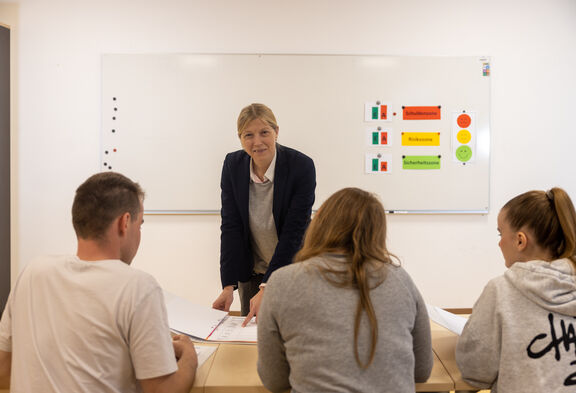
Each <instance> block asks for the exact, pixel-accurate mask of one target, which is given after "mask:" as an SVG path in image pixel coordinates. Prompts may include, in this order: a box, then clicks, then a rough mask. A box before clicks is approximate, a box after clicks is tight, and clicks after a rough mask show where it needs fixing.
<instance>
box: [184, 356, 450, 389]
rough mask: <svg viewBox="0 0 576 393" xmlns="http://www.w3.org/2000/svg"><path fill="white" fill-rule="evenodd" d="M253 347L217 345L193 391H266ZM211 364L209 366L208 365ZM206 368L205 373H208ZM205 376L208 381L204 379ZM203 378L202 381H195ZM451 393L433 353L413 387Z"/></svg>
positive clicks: (439, 362)
mask: <svg viewBox="0 0 576 393" xmlns="http://www.w3.org/2000/svg"><path fill="white" fill-rule="evenodd" d="M257 359H258V348H257V346H256V345H239V344H220V345H219V346H218V349H217V350H216V352H215V353H214V354H213V355H212V356H211V357H210V359H208V361H206V363H205V364H204V365H202V367H201V368H200V369H199V370H198V375H197V377H196V378H197V380H196V382H195V384H194V389H193V390H192V392H194V393H196V392H201V391H202V390H199V389H200V387H201V385H202V384H204V390H203V391H204V392H205V393H216V392H218V393H252V392H268V390H267V389H266V388H264V386H263V385H262V382H261V381H260V377H259V376H258V372H257V370H256V362H257ZM210 361H211V363H210V364H208V363H209V362H210ZM207 369H208V370H207ZM206 374H207V378H206V379H203V378H204V377H203V376H204V375H206ZM200 378H202V380H198V379H200ZM450 390H454V381H453V379H452V378H451V377H450V375H449V373H448V371H447V370H446V369H445V368H444V366H443V364H442V361H441V360H440V358H439V357H438V356H437V355H436V354H434V366H433V368H432V373H431V375H430V378H429V379H428V381H426V382H424V383H417V384H416V392H448V391H450Z"/></svg>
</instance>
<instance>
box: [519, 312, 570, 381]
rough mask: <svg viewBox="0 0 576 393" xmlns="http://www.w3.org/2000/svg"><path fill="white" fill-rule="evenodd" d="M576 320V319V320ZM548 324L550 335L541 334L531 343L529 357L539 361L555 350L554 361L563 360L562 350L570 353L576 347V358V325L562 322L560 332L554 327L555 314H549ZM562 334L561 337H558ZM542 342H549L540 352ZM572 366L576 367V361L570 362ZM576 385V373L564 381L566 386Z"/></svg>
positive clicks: (528, 349)
mask: <svg viewBox="0 0 576 393" xmlns="http://www.w3.org/2000/svg"><path fill="white" fill-rule="evenodd" d="M574 319H576V318H574ZM548 322H549V324H550V335H549V336H548V334H546V333H540V334H538V335H537V336H536V337H534V338H533V339H532V341H530V344H529V345H528V347H527V348H526V351H527V352H528V356H529V357H530V358H532V359H539V358H541V357H542V356H544V355H546V354H547V353H548V352H550V351H552V350H554V359H556V361H560V360H562V355H561V349H562V348H563V349H564V351H565V352H570V346H571V345H574V351H573V353H574V356H575V357H576V333H575V331H574V325H573V324H572V323H568V326H566V322H565V321H564V320H562V319H561V320H560V331H559V332H558V331H557V330H556V326H555V325H554V314H552V313H549V314H548ZM558 333H560V335H558ZM541 341H544V344H546V341H548V344H547V345H546V346H545V347H544V348H542V349H540V350H538V348H539V347H540V345H541V344H542V342H541ZM570 365H571V366H573V365H576V360H573V361H572V362H570ZM571 385H576V372H573V373H572V374H570V375H568V376H567V377H566V379H565V380H564V386H571Z"/></svg>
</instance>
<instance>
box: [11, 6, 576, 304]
mask: <svg viewBox="0 0 576 393" xmlns="http://www.w3.org/2000/svg"><path fill="white" fill-rule="evenodd" d="M0 1H1V0H0ZM19 4H20V7H19V19H18V23H17V29H18V50H19V56H18V59H17V61H18V73H17V78H18V80H17V83H18V88H19V91H18V100H17V103H16V104H17V107H18V113H17V118H18V129H17V130H16V132H17V135H18V142H17V149H16V153H15V157H14V160H15V166H16V167H17V168H18V172H17V174H16V182H17V184H16V189H15V190H14V194H15V197H16V198H15V203H16V204H17V206H16V209H17V210H16V217H15V219H16V220H17V223H16V224H15V227H14V228H15V231H16V232H17V233H16V234H15V236H16V237H17V255H18V258H17V260H16V261H15V264H20V266H22V265H23V264H24V263H26V261H28V260H29V259H30V258H31V257H33V256H35V255H38V254H44V253H63V252H66V253H73V252H75V237H74V233H73V230H72V226H71V224H70V206H71V201H72V197H73V193H74V190H75V188H76V187H77V186H78V185H79V184H80V183H81V182H82V181H83V180H84V179H85V178H86V177H87V176H89V175H90V174H92V173H94V172H96V171H98V168H99V143H100V109H101V108H100V106H101V105H100V89H101V74H100V56H101V54H103V53H174V52H178V53H181V52H201V53H207V52H215V53H255V52H260V53H323V54H328V53H337V54H390V55H425V56H436V55H438V56H442V55H450V56H467V55H489V56H491V57H492V152H491V155H492V166H491V205H492V209H491V213H490V214H488V215H487V216H427V215H422V216H390V217H389V227H390V229H389V233H390V235H389V240H390V242H389V248H390V249H391V251H393V252H395V253H396V254H397V255H399V256H400V257H401V258H402V260H403V264H404V266H405V267H406V269H407V270H408V271H409V273H410V274H411V275H412V277H413V278H414V280H415V281H416V283H417V285H418V286H419V288H420V290H421V291H422V293H423V295H424V297H425V299H426V301H428V302H430V303H434V304H436V305H439V306H445V307H471V306H472V304H473V302H474V300H475V299H476V298H477V296H478V295H479V294H480V291H481V290H482V288H483V286H484V284H485V283H486V281H487V280H489V279H490V278H492V277H494V276H496V275H498V274H500V273H502V272H503V270H504V267H503V260H502V257H501V256H500V253H499V250H498V246H497V242H498V236H497V231H496V216H497V212H498V208H499V206H501V205H502V204H503V203H504V202H506V201H507V200H508V199H509V198H510V197H512V196H514V195H516V194H518V193H520V192H523V191H526V190H528V189H533V188H540V189H542V188H548V187H551V186H554V185H560V186H562V187H564V188H566V189H567V190H568V192H569V193H570V194H571V195H572V197H573V198H576V180H575V179H574V176H573V174H572V167H573V163H572V157H574V146H576V129H575V122H574V118H573V117H574V112H575V111H574V104H576V96H575V95H576V93H575V92H576V77H575V76H574V70H575V69H576V2H575V1H573V0H564V1H561V0H548V1H542V0H522V1H517V0H511V1H502V0H482V1H480V0H465V1H462V0H438V1H416V0H402V1H390V0H356V1H344V0H342V1H336V0H315V1H314V0H293V1H289V2H288V1H275V0H267V1H258V0H244V1H236V0H214V1H193V0H188V1H185V0H180V1H178V0H164V1H148V0H139V1H136V0H124V1H120V0H115V1H112V0H92V1H90V0H85V1H78V0H52V1H47V0H21V1H19ZM0 10H1V9H0ZM1 18H2V14H0V22H2V19H1ZM297 104H298V103H297V102H295V103H294V105H297ZM230 132H231V133H234V132H235V130H234V124H231V125H230ZM143 186H144V187H146V184H144V185H143ZM200 192H201V191H200ZM145 220H146V223H145V225H144V227H143V242H142V246H141V249H140V252H139V254H138V256H137V257H136V259H135V261H134V266H135V267H137V268H140V269H143V270H146V271H149V272H151V273H152V274H153V275H155V276H156V278H157V279H158V280H159V281H160V283H161V284H162V285H163V286H164V287H165V288H166V289H168V290H171V291H173V292H175V293H177V294H180V295H181V296H185V297H187V298H189V299H191V300H194V301H196V302H198V303H202V304H206V305H208V304H211V302H212V300H213V298H214V297H215V296H216V295H217V293H218V292H219V278H218V277H219V273H218V257H219V224H220V222H219V221H220V220H219V217H217V216H148V217H146V218H145Z"/></svg>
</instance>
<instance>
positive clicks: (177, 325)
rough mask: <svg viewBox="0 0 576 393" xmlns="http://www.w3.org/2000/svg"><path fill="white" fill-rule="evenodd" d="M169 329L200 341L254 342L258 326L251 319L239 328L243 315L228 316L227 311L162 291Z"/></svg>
mask: <svg viewBox="0 0 576 393" xmlns="http://www.w3.org/2000/svg"><path fill="white" fill-rule="evenodd" d="M164 301H165V302H166V311H167V312H168V324H169V325H170V329H172V330H174V331H176V332H178V333H183V334H186V335H188V336H190V337H191V338H192V339H194V340H196V341H202V342H238V343H256V341H257V327H256V322H255V320H254V319H253V320H252V321H250V323H249V324H248V325H246V327H242V322H243V321H244V317H233V316H229V315H228V313H227V312H226V311H220V310H214V309H213V308H210V307H206V306H200V305H198V304H194V303H191V302H189V301H187V300H186V299H183V298H181V297H178V296H176V295H173V294H171V293H169V292H166V291H164Z"/></svg>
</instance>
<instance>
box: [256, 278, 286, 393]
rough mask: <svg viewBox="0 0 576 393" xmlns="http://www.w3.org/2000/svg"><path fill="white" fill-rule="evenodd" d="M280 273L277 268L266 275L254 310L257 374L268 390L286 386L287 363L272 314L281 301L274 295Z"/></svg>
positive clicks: (281, 388) (284, 388)
mask: <svg viewBox="0 0 576 393" xmlns="http://www.w3.org/2000/svg"><path fill="white" fill-rule="evenodd" d="M281 275H282V272H281V271H276V272H275V273H274V274H273V275H272V276H271V277H270V280H269V281H268V283H267V285H266V289H265V293H264V298H263V300H262V305H261V306H260V311H259V313H258V375H260V379H261V380H262V383H263V384H264V386H265V387H266V388H267V389H268V390H270V391H272V392H282V391H285V390H288V389H290V381H289V376H290V365H289V364H288V360H287V359H286V348H285V347H284V343H283V341H282V338H281V336H280V331H279V328H278V324H277V322H276V318H275V316H274V314H275V312H276V309H277V305H278V304H279V302H280V301H281V298H280V297H279V295H277V294H278V293H279V291H278V286H279V284H280V281H281V280H282V278H279V276H281Z"/></svg>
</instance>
